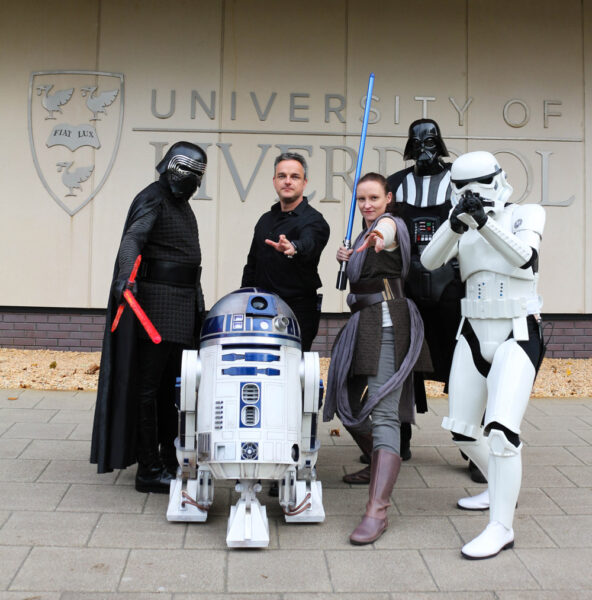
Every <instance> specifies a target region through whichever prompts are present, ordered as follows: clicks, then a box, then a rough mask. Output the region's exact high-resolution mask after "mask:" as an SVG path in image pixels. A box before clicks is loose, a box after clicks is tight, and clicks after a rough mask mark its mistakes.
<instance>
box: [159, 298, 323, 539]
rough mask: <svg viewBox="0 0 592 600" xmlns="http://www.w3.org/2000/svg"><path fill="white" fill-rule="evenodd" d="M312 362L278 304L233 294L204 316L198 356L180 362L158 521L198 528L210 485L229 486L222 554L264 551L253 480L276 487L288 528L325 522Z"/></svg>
mask: <svg viewBox="0 0 592 600" xmlns="http://www.w3.org/2000/svg"><path fill="white" fill-rule="evenodd" d="M320 383H321V382H320V368H319V358H318V354H316V353H311V352H307V353H304V354H303V353H302V352H301V349H300V332H299V327H298V322H297V320H296V318H295V317H294V314H293V313H292V311H291V310H290V308H289V307H288V305H287V304H286V303H285V302H283V301H282V300H281V299H280V298H279V297H277V296H275V295H274V294H270V293H267V292H264V291H263V290H259V289H257V288H244V289H242V290H237V291H236V292H233V293H232V294H229V295H228V296H225V297H224V298H222V299H221V300H219V301H218V302H217V303H216V304H215V305H214V307H213V308H212V309H211V311H210V312H209V313H208V318H207V319H206V321H205V323H204V325H203V328H202V331H201V341H200V350H199V353H198V352H197V351H185V352H184V353H183V364H182V374H181V382H180V388H181V389H180V399H179V415H180V418H179V424H180V426H179V438H178V439H177V442H176V443H177V458H178V459H179V464H180V468H179V469H178V474H177V479H176V480H175V481H174V482H173V483H172V484H171V494H170V500H169V507H168V510H167V518H168V519H169V520H170V521H205V520H206V518H207V511H208V509H209V507H210V505H211V503H212V501H213V490H214V485H213V478H215V479H231V480H238V483H237V485H236V491H238V492H240V493H241V498H240V500H239V501H238V503H237V505H236V506H233V507H232V508H231V514H230V518H229V523H228V532H227V543H228V545H229V546H231V547H232V546H238V547H245V546H246V547H249V546H253V547H261V546H267V545H268V543H269V528H268V523H267V516H266V511H265V507H264V506H261V505H260V504H259V502H258V500H257V498H256V493H257V492H258V491H260V490H261V485H260V483H259V482H260V480H264V479H267V480H277V481H279V490H280V494H279V500H280V504H281V506H282V508H283V510H284V513H285V515H286V520H287V521H303V522H318V521H323V520H324V516H325V514H324V510H323V505H322V487H321V484H320V482H319V481H316V471H315V464H316V459H317V453H318V449H319V446H320V444H319V441H318V439H317V436H316V428H317V416H318V411H319V408H320V403H321V401H322V397H321V386H320Z"/></svg>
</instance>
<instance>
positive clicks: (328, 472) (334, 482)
mask: <svg viewBox="0 0 592 600" xmlns="http://www.w3.org/2000/svg"><path fill="white" fill-rule="evenodd" d="M359 465H360V467H359V468H360V469H361V468H362V467H363V466H365V465H362V463H359ZM350 470H351V471H357V470H358V469H357V468H356V467H355V466H353V467H350ZM345 473H346V469H344V468H343V467H341V466H338V467H331V466H327V465H320V466H319V467H317V479H318V480H319V481H320V482H321V483H322V484H323V489H326V488H342V487H343V481H342V477H343V476H344V475H345Z"/></svg>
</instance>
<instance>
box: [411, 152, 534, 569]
mask: <svg viewBox="0 0 592 600" xmlns="http://www.w3.org/2000/svg"><path fill="white" fill-rule="evenodd" d="M451 181H452V189H453V198H452V201H453V206H454V208H453V209H452V211H451V213H450V217H449V219H448V221H446V222H445V223H444V224H443V225H442V226H441V227H440V228H439V229H438V231H437V232H436V234H435V235H434V237H433V239H432V241H431V242H430V243H429V245H428V246H427V247H426V249H425V250H424V252H423V253H422V255H421V262H422V264H423V265H424V266H425V267H426V268H428V269H435V268H437V267H440V266H441V265H442V264H444V263H445V262H446V261H448V260H450V258H451V257H453V256H457V257H458V260H459V265H460V271H461V278H462V280H463V281H464V282H465V283H466V296H465V298H463V299H462V301H461V313H462V320H461V324H460V327H459V333H458V336H457V340H458V341H457V344H456V348H455V351H454V357H453V361H452V369H451V373H450V384H449V398H450V401H449V405H450V408H449V411H450V414H449V416H448V417H446V418H444V420H443V423H442V426H443V427H444V429H448V430H450V431H451V432H452V434H453V439H454V441H455V443H456V445H457V446H458V447H459V448H460V450H462V452H464V453H465V454H466V455H467V456H469V458H470V459H471V460H472V461H473V462H474V463H475V464H476V465H477V466H478V467H479V469H480V470H481V471H482V472H483V473H484V474H485V475H486V476H487V479H488V482H489V484H488V491H486V492H484V493H482V494H479V495H478V496H475V497H473V498H464V499H461V500H460V501H459V507H460V508H465V509H473V510H479V509H485V508H487V507H488V506H489V507H490V516H489V524H488V526H487V528H486V529H485V530H484V531H483V532H482V533H481V534H480V535H479V536H478V537H476V538H475V539H474V540H472V541H471V542H469V543H468V544H465V546H464V547H463V548H462V554H463V556H464V557H465V558H469V559H482V558H489V557H492V556H495V555H496V554H498V553H499V552H500V551H501V550H504V549H506V548H511V547H513V545H514V531H513V529H512V522H513V518H514V510H515V507H516V501H517V500H518V494H519V492H520V484H521V479H522V459H521V450H522V443H521V442H520V438H519V434H520V423H521V421H522V418H523V416H524V412H525V410H526V407H527V404H528V399H529V396H530V392H531V389H532V385H533V383H534V379H535V376H536V372H537V370H538V367H539V365H540V362H541V360H542V355H543V350H544V349H543V344H542V337H541V333H540V317H539V313H540V309H541V305H542V301H541V298H540V297H539V295H538V293H537V281H538V250H539V246H540V241H541V236H542V233H543V228H544V225H545V212H544V209H543V208H542V207H541V206H540V205H534V204H527V205H523V206H522V205H517V204H509V203H508V204H507V203H506V201H507V200H508V199H509V197H510V195H511V194H512V187H511V186H510V184H509V183H508V182H507V178H506V174H505V172H504V171H503V170H502V169H501V168H500V166H499V165H498V163H497V160H496V159H495V157H494V156H493V155H492V154H490V153H489V152H470V153H468V154H464V155H462V156H460V157H459V158H458V159H457V160H456V161H455V162H454V163H453V165H452V170H451ZM484 411H485V419H484V421H483V427H481V422H482V417H483V413H484Z"/></svg>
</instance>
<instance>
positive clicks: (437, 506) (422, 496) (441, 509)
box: [394, 487, 466, 516]
mask: <svg viewBox="0 0 592 600" xmlns="http://www.w3.org/2000/svg"><path fill="white" fill-rule="evenodd" d="M465 495H466V493H465V490H464V488H461V487H456V488H437V489H425V490H405V493H403V494H395V495H394V500H395V504H396V506H397V508H398V509H399V512H400V513H401V515H403V516H405V515H410V516H413V515H415V516H419V515H430V516H439V515H454V514H455V513H456V511H457V510H458V509H457V508H456V502H457V500H458V499H459V498H462V497H463V496H465Z"/></svg>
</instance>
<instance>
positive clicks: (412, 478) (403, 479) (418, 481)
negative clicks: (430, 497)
mask: <svg viewBox="0 0 592 600" xmlns="http://www.w3.org/2000/svg"><path fill="white" fill-rule="evenodd" d="M422 468H423V467H420V466H413V465H412V464H411V463H410V461H405V462H404V463H403V465H402V466H401V470H400V471H399V477H398V478H397V483H396V484H395V489H394V492H393V493H394V494H396V493H397V491H400V490H404V489H408V488H421V489H423V488H426V487H427V484H426V481H425V479H424V478H423V477H422V476H421V470H420V469H422Z"/></svg>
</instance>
